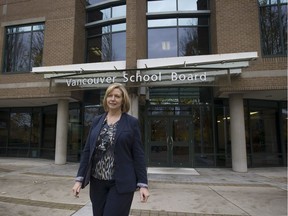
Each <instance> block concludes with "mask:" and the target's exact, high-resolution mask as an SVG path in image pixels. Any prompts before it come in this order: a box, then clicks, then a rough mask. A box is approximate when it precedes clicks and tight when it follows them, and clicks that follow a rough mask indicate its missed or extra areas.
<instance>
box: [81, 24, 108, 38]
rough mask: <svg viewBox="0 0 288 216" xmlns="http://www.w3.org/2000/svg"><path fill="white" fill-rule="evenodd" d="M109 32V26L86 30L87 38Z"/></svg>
mask: <svg viewBox="0 0 288 216" xmlns="http://www.w3.org/2000/svg"><path fill="white" fill-rule="evenodd" d="M109 32H111V26H97V27H93V28H89V29H88V30H87V35H88V37H91V36H97V35H101V34H106V33H109Z"/></svg>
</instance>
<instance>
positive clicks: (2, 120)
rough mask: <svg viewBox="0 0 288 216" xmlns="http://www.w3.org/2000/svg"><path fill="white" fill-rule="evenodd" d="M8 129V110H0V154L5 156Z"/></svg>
mask: <svg viewBox="0 0 288 216" xmlns="http://www.w3.org/2000/svg"><path fill="white" fill-rule="evenodd" d="M8 131H9V111H8V110H7V111H6V110H2V111H0V155H2V156H6V149H7V145H8Z"/></svg>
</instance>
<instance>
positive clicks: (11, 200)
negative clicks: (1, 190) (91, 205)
mask: <svg viewBox="0 0 288 216" xmlns="http://www.w3.org/2000/svg"><path fill="white" fill-rule="evenodd" d="M0 202H6V203H12V204H17V205H26V206H37V207H44V208H53V209H64V210H74V211H78V210H79V209H81V208H82V207H84V206H85V205H79V204H67V203H55V202H46V201H39V200H30V199H21V198H14V197H5V196H0Z"/></svg>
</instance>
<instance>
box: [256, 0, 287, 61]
mask: <svg viewBox="0 0 288 216" xmlns="http://www.w3.org/2000/svg"><path fill="white" fill-rule="evenodd" d="M267 1H268V2H267ZM267 1H266V4H265V1H264V0H258V14H259V31H260V44H261V53H262V56H263V57H268V58H269V57H287V52H288V50H287V47H286V53H285V36H284V34H283V33H282V29H283V21H282V19H281V15H282V10H281V7H282V6H283V5H284V6H285V5H286V7H287V2H288V1H287V0H286V2H285V1H281V0H276V1H277V2H271V0H267ZM261 3H263V4H262V5H261ZM275 6H276V7H277V12H278V21H279V26H278V27H277V28H279V32H280V44H281V47H280V48H281V53H276V54H273V53H267V54H265V46H264V38H263V31H262V21H263V18H262V14H261V10H262V9H263V8H271V7H275ZM286 16H287V15H286ZM286 22H287V20H286ZM286 32H287V27H286ZM286 43H287V35H286ZM286 46H287V45H286Z"/></svg>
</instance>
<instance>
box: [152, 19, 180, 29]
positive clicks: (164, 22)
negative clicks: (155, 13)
mask: <svg viewBox="0 0 288 216" xmlns="http://www.w3.org/2000/svg"><path fill="white" fill-rule="evenodd" d="M161 26H177V19H155V20H148V27H149V28H150V27H161Z"/></svg>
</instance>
